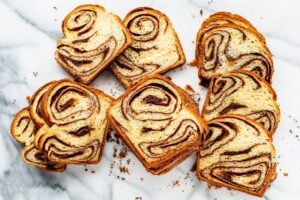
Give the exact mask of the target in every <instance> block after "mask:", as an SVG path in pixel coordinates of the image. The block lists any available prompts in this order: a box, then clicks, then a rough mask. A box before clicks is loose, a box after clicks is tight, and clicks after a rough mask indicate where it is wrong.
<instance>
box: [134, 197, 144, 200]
mask: <svg viewBox="0 0 300 200" xmlns="http://www.w3.org/2000/svg"><path fill="white" fill-rule="evenodd" d="M142 199H143V198H142V197H135V200H142Z"/></svg>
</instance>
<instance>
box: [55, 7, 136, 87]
mask: <svg viewBox="0 0 300 200" xmlns="http://www.w3.org/2000/svg"><path fill="white" fill-rule="evenodd" d="M62 30H63V33H64V35H65V38H63V39H60V40H59V41H58V42H57V50H56V52H55V59H56V60H57V62H58V63H59V64H60V65H61V66H62V67H63V68H64V69H65V70H66V71H67V72H69V73H70V74H72V75H73V76H74V77H75V78H76V80H78V81H80V82H82V83H85V84H88V83H90V82H91V81H92V80H93V79H94V78H95V77H96V76H97V75H98V74H99V73H100V72H101V71H102V70H103V69H104V68H105V67H106V66H107V65H108V64H109V63H110V62H111V61H112V60H113V59H114V58H115V57H116V56H118V55H119V54H120V53H121V52H122V51H123V50H125V49H126V48H127V46H128V45H130V43H131V42H132V39H131V36H130V34H129V32H128V30H127V29H126V27H125V26H124V25H123V23H122V21H121V20H120V18H119V17H118V16H116V15H114V14H112V13H110V12H107V11H106V10H105V9H104V8H103V7H101V6H98V5H82V6H79V7H77V8H75V9H74V10H73V11H71V12H70V13H69V14H68V15H67V16H66V18H65V19H64V21H63V24H62Z"/></svg>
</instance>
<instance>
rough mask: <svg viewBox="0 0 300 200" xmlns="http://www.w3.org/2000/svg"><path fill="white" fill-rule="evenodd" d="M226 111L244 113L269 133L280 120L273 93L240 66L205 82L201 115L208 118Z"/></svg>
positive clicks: (261, 80)
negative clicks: (207, 83)
mask: <svg viewBox="0 0 300 200" xmlns="http://www.w3.org/2000/svg"><path fill="white" fill-rule="evenodd" d="M227 113H228V114H240V115H245V116H248V117H250V118H251V119H254V120H255V121H257V122H259V123H261V124H262V125H263V126H264V127H265V128H266V129H267V130H268V131H270V132H271V133H272V134H273V133H274V132H275V130H276V128H277V125H278V123H279V121H280V110H279V107H278V104H277V102H276V94H275V92H274V91H273V89H272V87H271V86H270V84H269V83H268V82H266V81H265V80H264V79H262V78H261V77H259V76H257V75H256V74H255V73H253V72H249V71H246V70H241V69H240V70H235V71H232V72H228V73H225V74H223V75H221V76H219V77H215V78H213V79H212V80H211V83H210V85H209V89H208V93H207V96H206V99H205V103H204V106H203V110H202V116H203V118H204V119H205V120H207V121H209V120H212V119H214V118H216V117H218V116H220V115H224V114H227Z"/></svg>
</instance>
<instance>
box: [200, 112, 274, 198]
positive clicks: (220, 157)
mask: <svg viewBox="0 0 300 200" xmlns="http://www.w3.org/2000/svg"><path fill="white" fill-rule="evenodd" d="M208 130H209V131H208V133H207V134H206V135H205V136H204V138H203V144H202V146H201V150H200V151H199V154H198V161H197V176H198V178H199V179H201V180H205V181H207V182H209V183H211V184H215V185H218V186H225V187H228V188H231V189H236V190H240V191H242V192H246V193H250V194H254V195H257V196H261V195H263V193H264V191H265V190H266V189H267V187H268V185H269V183H270V182H271V181H272V178H274V175H275V174H276V172H275V164H274V163H273V158H274V156H275V151H274V147H273V145H272V142H271V141H272V140H271V138H270V136H269V135H268V132H267V131H266V130H265V129H263V128H262V127H261V126H259V125H258V124H257V123H255V122H253V121H251V120H249V119H247V118H244V117H241V116H235V115H227V116H222V117H220V118H216V119H214V120H212V121H210V122H209V123H208Z"/></svg>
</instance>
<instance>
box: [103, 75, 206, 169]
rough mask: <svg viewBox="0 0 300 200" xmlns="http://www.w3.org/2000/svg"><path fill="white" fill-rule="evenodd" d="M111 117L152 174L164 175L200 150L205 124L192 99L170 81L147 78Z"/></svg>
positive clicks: (112, 108) (125, 96) (123, 98)
mask: <svg viewBox="0 0 300 200" xmlns="http://www.w3.org/2000/svg"><path fill="white" fill-rule="evenodd" d="M108 118H109V120H110V122H111V124H112V127H113V128H114V129H115V130H116V132H117V133H118V135H119V136H120V137H121V138H122V139H123V140H124V142H125V143H126V144H127V145H128V146H129V148H130V149H131V150H132V152H133V153H134V154H135V155H136V156H137V157H138V158H139V160H140V161H141V162H142V163H143V165H144V166H145V168H146V169H147V170H148V171H149V172H151V173H153V174H156V175H158V174H163V173H166V172H168V171H169V170H171V169H172V168H173V167H174V166H176V165H177V164H178V163H180V162H181V161H182V160H184V159H185V158H186V157H187V156H189V155H190V154H191V153H192V152H194V151H196V150H198V148H199V142H200V137H201V134H202V133H203V131H204V128H205V125H204V122H203V121H202V119H201V118H200V116H199V114H198V107H197V106H196V104H195V103H194V102H193V100H192V99H191V98H190V97H189V96H188V95H187V94H186V93H185V92H184V91H183V90H182V89H180V88H179V87H177V86H175V85H174V84H173V83H172V82H171V81H170V80H169V79H167V78H164V77H162V76H159V75H156V76H153V77H149V78H144V79H142V80H141V81H140V82H138V83H137V84H136V85H134V86H133V87H131V88H130V89H128V90H127V91H126V92H125V94H123V95H122V96H120V97H119V98H118V99H117V100H115V101H113V102H112V104H111V106H110V108H109V110H108Z"/></svg>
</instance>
